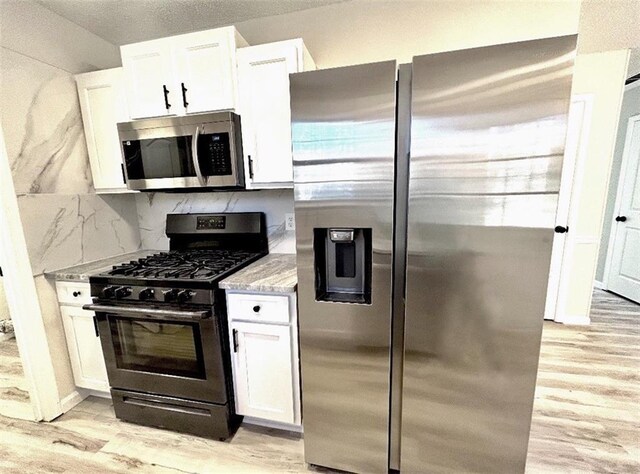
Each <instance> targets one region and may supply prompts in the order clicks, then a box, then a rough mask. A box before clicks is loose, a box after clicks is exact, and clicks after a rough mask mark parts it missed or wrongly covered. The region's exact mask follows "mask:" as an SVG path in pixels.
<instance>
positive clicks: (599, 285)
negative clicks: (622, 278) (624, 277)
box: [593, 280, 607, 290]
mask: <svg viewBox="0 0 640 474" xmlns="http://www.w3.org/2000/svg"><path fill="white" fill-rule="evenodd" d="M593 287H594V288H597V289H599V290H606V289H607V288H606V287H605V286H604V283H602V282H601V281H598V280H593Z"/></svg>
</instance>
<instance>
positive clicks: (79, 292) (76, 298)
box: [56, 281, 92, 305]
mask: <svg viewBox="0 0 640 474" xmlns="http://www.w3.org/2000/svg"><path fill="white" fill-rule="evenodd" d="M56 292H57V293H58V302H59V303H60V304H73V305H83V304H87V303H91V302H92V300H91V286H90V285H89V283H86V282H78V283H76V282H69V281H57V282H56Z"/></svg>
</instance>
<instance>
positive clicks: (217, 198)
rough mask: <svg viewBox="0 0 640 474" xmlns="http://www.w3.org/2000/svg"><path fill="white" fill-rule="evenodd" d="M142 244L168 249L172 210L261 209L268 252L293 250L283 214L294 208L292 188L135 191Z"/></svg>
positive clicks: (250, 210) (187, 211) (148, 246)
mask: <svg viewBox="0 0 640 474" xmlns="http://www.w3.org/2000/svg"><path fill="white" fill-rule="evenodd" d="M136 204H137V207H138V221H139V223H140V238H141V240H142V247H143V248H148V249H167V248H169V239H167V236H166V235H165V221H166V216H167V214H171V213H176V214H179V213H197V212H264V213H265V214H266V219H267V228H268V230H267V232H268V235H269V252H272V253H295V251H296V250H295V248H296V246H295V241H296V238H295V231H292V230H291V231H287V230H285V214H287V213H292V212H293V190H291V189H279V190H263V191H239V192H208V193H140V194H138V195H136Z"/></svg>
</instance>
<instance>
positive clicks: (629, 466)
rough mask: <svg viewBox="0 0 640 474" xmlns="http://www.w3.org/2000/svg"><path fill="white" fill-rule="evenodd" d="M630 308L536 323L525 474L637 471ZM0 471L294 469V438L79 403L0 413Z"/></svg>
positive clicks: (638, 311) (298, 467) (634, 321)
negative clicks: (582, 321)
mask: <svg viewBox="0 0 640 474" xmlns="http://www.w3.org/2000/svg"><path fill="white" fill-rule="evenodd" d="M639 369H640V306H639V305H635V304H633V303H629V302H626V301H625V300H622V299H620V298H618V297H616V296H614V295H610V294H607V293H604V292H601V291H596V293H595V298H594V305H593V311H592V325H591V326H589V327H570V326H562V325H559V324H555V323H545V326H544V332H543V343H542V350H541V360H540V368H539V373H538V387H537V391H536V400H535V406H534V413H533V424H532V428H531V440H530V447H529V456H528V460H527V472H528V473H548V472H562V473H565V472H580V473H582V472H616V473H629V472H640V410H639V403H640V390H639V384H638V379H639V378H640V375H639V374H640V370H639ZM0 441H1V442H0V472H2V473H14V472H15V473H18V472H20V473H23V472H69V473H91V472H93V473H106V472H140V473H147V472H149V473H176V472H221V473H228V472H252V473H253V472H267V473H270V472H304V471H306V470H307V468H306V466H305V464H304V461H303V444H302V440H301V438H300V436H299V435H294V434H287V433H283V432H279V431H276V430H270V429H266V428H256V427H249V426H242V427H241V428H240V430H239V431H238V433H237V434H236V435H235V436H234V438H233V440H232V441H231V442H225V443H220V442H216V441H209V440H205V439H202V438H197V437H193V436H187V435H180V434H177V433H171V432H167V431H162V430H156V429H153V428H145V427H141V426H135V425H130V424H127V423H122V422H120V421H118V420H116V419H115V417H114V415H113V411H112V408H111V405H110V402H109V401H108V400H104V399H98V398H89V399H87V400H85V401H84V402H83V403H81V404H80V405H78V406H77V407H76V408H74V409H73V410H71V411H70V412H69V413H67V414H65V415H63V416H62V417H60V418H59V419H58V420H56V421H55V422H53V423H40V424H35V423H31V422H27V421H21V420H12V419H10V418H5V417H2V416H0Z"/></svg>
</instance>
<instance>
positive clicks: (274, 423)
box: [242, 416, 302, 433]
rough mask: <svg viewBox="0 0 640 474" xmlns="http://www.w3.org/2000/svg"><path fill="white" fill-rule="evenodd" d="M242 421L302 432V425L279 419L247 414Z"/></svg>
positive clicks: (248, 423)
mask: <svg viewBox="0 0 640 474" xmlns="http://www.w3.org/2000/svg"><path fill="white" fill-rule="evenodd" d="M242 422H243V423H246V424H247V425H258V426H264V427H266V428H275V429H278V430H284V431H293V432H294V433H302V426H301V425H293V424H290V423H281V422H279V421H271V420H265V419H263V418H253V417H251V416H245V417H244V418H243V420H242Z"/></svg>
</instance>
